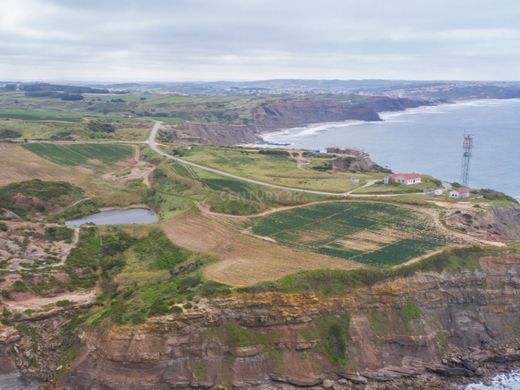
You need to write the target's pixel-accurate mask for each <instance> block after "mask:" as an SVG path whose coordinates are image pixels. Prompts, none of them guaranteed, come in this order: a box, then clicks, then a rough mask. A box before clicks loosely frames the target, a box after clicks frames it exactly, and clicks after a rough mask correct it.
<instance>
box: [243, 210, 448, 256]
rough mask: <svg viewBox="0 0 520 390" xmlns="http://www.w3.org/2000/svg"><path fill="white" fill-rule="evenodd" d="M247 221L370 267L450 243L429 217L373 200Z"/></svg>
mask: <svg viewBox="0 0 520 390" xmlns="http://www.w3.org/2000/svg"><path fill="white" fill-rule="evenodd" d="M246 225H247V227H248V228H249V229H250V231H251V232H252V233H253V234H255V235H259V236H265V237H269V238H271V239H274V240H276V241H277V242H278V243H282V244H285V245H288V246H291V247H295V248H300V249H304V250H310V251H313V252H316V253H320V254H325V255H329V256H334V257H338V258H343V259H349V260H354V261H357V262H360V263H364V264H371V265H396V264H400V263H403V262H406V261H407V260H410V259H412V258H414V257H417V256H420V255H423V254H424V253H426V252H428V251H432V250H434V249H437V248H440V247H442V246H444V245H447V244H449V243H450V242H451V239H450V238H448V237H446V236H445V235H444V234H442V233H441V232H440V231H439V230H438V228H437V227H436V226H435V225H434V223H433V221H431V220H430V218H429V217H428V216H426V215H423V214H421V213H419V212H417V211H414V210H411V209H408V208H404V207H400V206H395V205H391V204H385V203H376V202H335V203H326V204H317V205H312V206H308V207H302V208H296V209H292V210H286V211H280V212H277V213H273V214H270V215H267V216H263V217H258V218H254V219H253V220H252V221H250V222H248V223H247V224H246Z"/></svg>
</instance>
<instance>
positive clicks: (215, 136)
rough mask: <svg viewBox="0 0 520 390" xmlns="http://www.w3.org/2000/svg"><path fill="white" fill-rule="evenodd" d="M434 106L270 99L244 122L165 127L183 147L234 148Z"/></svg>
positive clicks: (381, 99) (373, 99)
mask: <svg viewBox="0 0 520 390" xmlns="http://www.w3.org/2000/svg"><path fill="white" fill-rule="evenodd" d="M425 104H430V103H429V102H427V101H424V100H411V99H402V98H392V97H386V96H370V97H368V96H367V97H359V96H356V97H352V96H351V97H344V98H341V99H340V97H338V96H335V97H301V98H295V97H291V98H280V99H275V100H269V101H266V102H263V103H260V104H259V105H256V106H255V107H253V108H252V109H251V111H250V113H249V118H243V122H242V123H196V122H182V123H178V124H170V125H168V124H166V125H165V126H163V130H162V131H164V132H165V133H169V136H168V135H167V137H166V138H170V140H172V141H174V142H175V143H176V144H177V145H179V144H193V143H198V144H212V145H232V144H244V143H254V142H258V141H260V134H261V133H263V132H268V131H274V130H279V129H287V128H291V127H298V126H305V125H309V124H312V123H320V122H339V121H346V120H364V121H380V120H381V118H380V117H379V113H380V112H383V111H401V110H405V109H407V108H412V107H418V106H421V105H425Z"/></svg>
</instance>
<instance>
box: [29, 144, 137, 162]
mask: <svg viewBox="0 0 520 390" xmlns="http://www.w3.org/2000/svg"><path fill="white" fill-rule="evenodd" d="M24 147H25V148H26V149H28V150H30V151H31V152H33V153H35V154H37V155H39V156H40V157H43V158H45V159H47V160H50V161H53V162H55V163H57V164H60V165H69V166H74V165H88V164H91V165H96V163H102V164H113V163H115V162H117V161H120V160H124V159H127V158H129V157H131V155H132V147H131V146H128V145H117V144H73V145H55V144H36V143H34V144H25V145H24Z"/></svg>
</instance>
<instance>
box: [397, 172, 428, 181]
mask: <svg viewBox="0 0 520 390" xmlns="http://www.w3.org/2000/svg"><path fill="white" fill-rule="evenodd" d="M391 177H392V179H396V178H398V177H402V178H404V179H405V180H413V179H420V178H421V175H419V174H418V173H394V174H393V175H391Z"/></svg>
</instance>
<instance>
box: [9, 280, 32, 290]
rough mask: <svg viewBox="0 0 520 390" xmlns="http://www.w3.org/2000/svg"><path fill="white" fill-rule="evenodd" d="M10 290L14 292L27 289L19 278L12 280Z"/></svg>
mask: <svg viewBox="0 0 520 390" xmlns="http://www.w3.org/2000/svg"><path fill="white" fill-rule="evenodd" d="M12 290H13V291H14V292H27V291H29V289H28V288H27V286H26V285H25V283H24V282H22V281H21V280H17V281H16V282H14V284H13V288H12Z"/></svg>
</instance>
